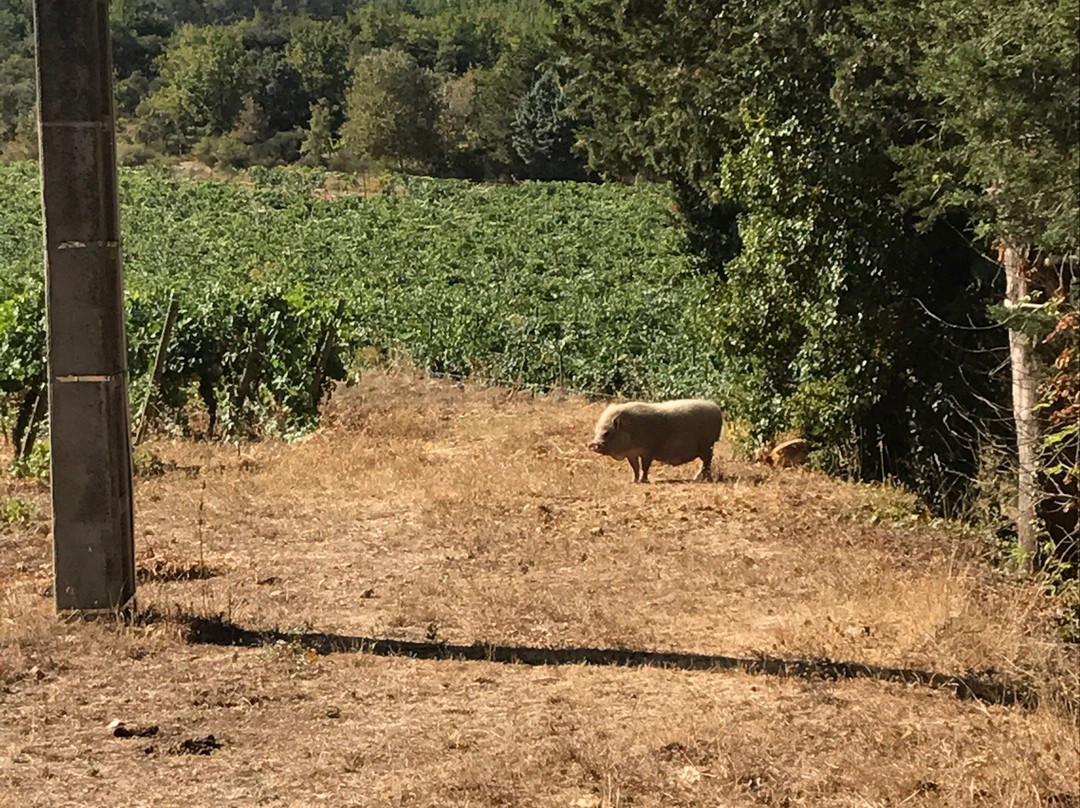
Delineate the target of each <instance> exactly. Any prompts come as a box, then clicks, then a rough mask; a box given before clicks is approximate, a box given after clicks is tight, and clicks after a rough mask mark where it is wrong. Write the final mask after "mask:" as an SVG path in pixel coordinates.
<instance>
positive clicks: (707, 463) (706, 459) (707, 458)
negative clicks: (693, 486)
mask: <svg viewBox="0 0 1080 808" xmlns="http://www.w3.org/2000/svg"><path fill="white" fill-rule="evenodd" d="M712 456H713V444H711V443H710V444H709V445H708V446H706V447H705V448H703V449H702V450H701V454H699V455H698V457H700V458H701V471H699V472H698V476H697V477H695V478H694V479H695V480H698V481H700V482H706V483H709V482H712V478H713V475H712Z"/></svg>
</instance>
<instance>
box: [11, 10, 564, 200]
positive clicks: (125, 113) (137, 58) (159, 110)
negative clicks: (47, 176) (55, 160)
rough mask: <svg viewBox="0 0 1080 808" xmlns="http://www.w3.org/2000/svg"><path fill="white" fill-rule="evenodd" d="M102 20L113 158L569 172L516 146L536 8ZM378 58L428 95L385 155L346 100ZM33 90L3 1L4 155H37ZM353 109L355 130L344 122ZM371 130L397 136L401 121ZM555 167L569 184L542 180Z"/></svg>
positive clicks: (15, 22)
mask: <svg viewBox="0 0 1080 808" xmlns="http://www.w3.org/2000/svg"><path fill="white" fill-rule="evenodd" d="M111 15H112V29H113V57H114V69H115V87H116V102H117V112H118V115H119V130H120V132H119V135H120V139H119V156H120V159H121V160H122V161H123V162H125V163H129V164H139V163H143V162H147V161H152V160H170V159H171V160H175V159H188V158H191V157H194V158H197V159H199V160H202V161H204V162H206V163H208V164H211V165H218V164H221V165H230V166H235V167H240V166H247V165H254V164H263V165H269V164H277V163H287V162H293V161H297V160H301V159H302V160H303V161H304V162H306V163H309V164H324V165H332V166H333V167H335V168H342V169H352V168H361V167H362V168H375V167H378V166H381V165H386V166H388V167H394V168H401V167H402V166H405V167H407V168H409V169H410V170H416V171H425V172H428V173H432V174H436V175H447V176H460V177H469V178H474V179H497V178H510V177H526V176H540V175H544V176H550V177H552V178H570V177H571V176H575V177H576V176H579V175H580V173H581V163H580V161H575V160H574V159H573V158H572V157H571V156H569V154H568V153H566V149H565V148H564V149H563V152H564V153H562V154H560V155H559V156H558V157H557V158H554V157H553V155H552V154H548V153H546V152H544V151H542V150H541V151H540V152H535V151H529V152H527V154H526V156H525V157H522V156H521V154H520V153H519V152H518V150H516V149H515V148H514V144H513V141H514V138H515V137H529V133H528V132H525V131H523V130H522V128H521V127H522V124H521V123H520V122H519V121H518V120H517V114H518V112H519V107H520V106H521V104H522V103H523V102H525V99H526V97H527V96H528V95H529V93H530V90H531V89H532V88H533V87H534V86H535V84H536V82H537V81H538V80H539V79H540V78H541V76H542V75H543V65H544V64H545V63H546V62H548V61H550V60H551V58H552V45H551V41H550V35H551V32H552V30H553V26H554V21H555V16H554V13H553V12H552V11H551V10H550V9H549V8H548V7H547V6H546V4H545V3H544V1H543V0H511V1H510V2H501V1H500V0H445V1H444V0H415V1H414V0H389V2H384V0H345V1H343V0H308V1H307V2H303V3H299V4H297V3H284V2H281V1H280V0H217V1H214V0H118V2H115V3H113V4H112V6H111ZM381 52H386V53H402V54H404V55H406V56H407V57H408V59H409V60H411V62H410V63H411V64H412V65H414V66H415V70H416V71H420V73H422V74H423V75H424V77H425V78H424V79H423V81H422V83H423V84H424V86H425V87H426V88H427V89H428V90H430V93H431V96H432V98H431V99H430V100H429V103H428V106H427V107H426V108H425V110H426V111H425V112H424V114H423V115H421V116H420V120H419V121H415V122H414V124H413V125H410V126H409V127H408V132H409V136H410V137H415V138H417V140H415V141H413V142H409V143H401V144H396V145H395V146H394V147H393V148H387V144H385V143H383V142H382V141H380V140H379V139H378V138H374V139H372V138H361V137H358V135H357V133H358V132H359V131H360V130H365V129H367V130H368V131H370V130H371V125H372V120H371V118H372V114H373V113H374V112H375V108H374V106H373V105H372V104H370V103H369V104H366V105H365V104H361V103H360V101H359V99H358V97H357V95H356V93H353V94H352V96H351V98H352V100H351V101H349V100H348V99H349V98H350V88H351V87H352V86H353V84H354V83H355V82H356V78H357V75H358V73H359V74H361V75H360V77H361V79H362V80H364V81H369V80H370V66H371V65H372V64H373V63H380V62H385V61H386V60H387V59H391V60H392V59H394V58H396V57H393V56H385V55H384V56H378V55H377V54H379V53H381ZM420 73H414V75H413V79H414V81H413V82H412V83H410V82H404V83H398V84H396V85H394V88H391V90H390V92H391V94H392V93H393V92H396V91H397V90H401V91H402V92H404V93H406V96H410V97H405V98H401V99H394V100H393V102H392V103H391V104H390V106H388V107H387V110H388V112H387V114H388V115H389V116H391V117H393V116H394V115H396V114H398V113H397V112H395V110H397V109H399V108H400V107H402V106H405V107H408V106H410V105H414V104H415V103H416V99H415V98H414V97H411V95H412V94H413V90H414V89H415V80H419V78H418V77H419V75H420ZM34 93H35V90H34V62H33V36H32V30H31V5H30V3H29V2H26V1H25V0H0V149H2V150H3V156H5V157H7V158H8V159H24V158H27V157H33V156H34V154H35V150H36V136H35V133H34V112H33V109H34ZM384 100H386V96H385V93H384ZM560 109H561V108H560ZM350 110H353V111H355V112H356V113H357V115H360V116H361V117H362V118H363V119H364V120H363V121H360V120H357V121H350V120H349V115H350ZM379 125H380V126H381V127H383V128H385V129H387V130H388V131H395V130H396V131H399V132H402V131H404V130H402V128H401V127H402V121H401V120H400V116H399V118H398V120H396V121H395V120H387V121H384V122H381V123H380V124H379ZM542 125H543V126H546V127H547V128H548V129H550V128H551V126H552V122H545V123H543V124H542ZM564 128H565V127H564ZM350 133H351V134H350ZM549 134H550V133H549V132H546V131H545V132H544V133H541V134H538V135H537V137H538V138H539V139H541V140H542V139H543V138H545V137H548V135H549ZM379 143H381V145H376V144H379ZM369 147H370V148H369ZM406 157H407V158H408V159H403V158H406ZM533 159H535V160H538V161H543V165H542V166H539V165H538V166H531V165H530V160H533ZM553 159H555V160H556V162H554V163H553V162H552V160H553ZM558 165H566V166H567V167H568V172H569V173H567V174H565V175H558V174H552V173H551V172H552V170H553V169H554V167H556V166H558Z"/></svg>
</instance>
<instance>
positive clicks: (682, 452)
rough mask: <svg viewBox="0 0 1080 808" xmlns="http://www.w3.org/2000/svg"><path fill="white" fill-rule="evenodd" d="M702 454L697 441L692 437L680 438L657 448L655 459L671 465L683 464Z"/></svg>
mask: <svg viewBox="0 0 1080 808" xmlns="http://www.w3.org/2000/svg"><path fill="white" fill-rule="evenodd" d="M699 456H700V452H699V451H698V444H697V441H695V440H693V439H692V438H680V439H678V440H674V441H669V442H668V443H665V444H664V445H662V446H658V447H657V449H656V454H655V455H654V457H655V459H657V460H659V461H660V462H661V463H667V464H668V465H669V466H681V465H682V464H683V463H689V462H690V461H691V460H694V459H695V458H697V457H699Z"/></svg>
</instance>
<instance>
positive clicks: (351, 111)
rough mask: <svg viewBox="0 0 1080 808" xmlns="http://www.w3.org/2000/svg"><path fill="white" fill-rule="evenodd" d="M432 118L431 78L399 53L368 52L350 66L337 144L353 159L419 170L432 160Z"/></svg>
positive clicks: (434, 114) (435, 108)
mask: <svg viewBox="0 0 1080 808" xmlns="http://www.w3.org/2000/svg"><path fill="white" fill-rule="evenodd" d="M438 116H439V100H438V95H437V90H436V82H435V79H434V78H433V77H432V75H431V73H430V72H428V71H426V70H424V69H423V68H421V67H420V66H419V65H418V64H417V62H416V60H415V59H414V58H413V57H412V56H410V55H409V54H407V53H405V52H403V51H400V50H378V51H373V52H372V53H369V54H368V55H367V56H364V57H362V58H361V59H360V60H359V61H358V62H357V64H356V70H355V71H354V73H353V80H352V86H351V87H350V89H349V94H348V117H347V119H346V121H345V124H344V126H342V130H341V132H342V139H343V142H344V144H345V146H346V147H347V148H348V149H349V150H350V151H352V152H353V153H354V154H357V155H359V156H364V157H367V158H370V159H373V160H385V159H389V160H392V161H393V162H394V163H396V164H397V167H398V169H399V170H402V171H403V170H404V169H405V166H406V163H410V164H412V165H414V166H416V167H420V168H424V167H427V166H429V165H431V164H432V163H434V162H435V161H436V160H437V157H438V136H437V134H436V130H435V125H436V122H437V120H438Z"/></svg>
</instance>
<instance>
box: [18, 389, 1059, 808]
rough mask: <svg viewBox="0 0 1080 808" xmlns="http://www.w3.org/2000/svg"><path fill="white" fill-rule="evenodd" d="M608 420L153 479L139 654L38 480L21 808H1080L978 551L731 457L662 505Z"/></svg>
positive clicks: (357, 397)
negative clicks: (115, 730) (916, 674)
mask: <svg viewBox="0 0 1080 808" xmlns="http://www.w3.org/2000/svg"><path fill="white" fill-rule="evenodd" d="M600 409H602V407H601V406H598V405H595V404H590V403H588V402H586V401H584V400H580V399H555V398H533V397H531V396H527V395H521V394H518V395H513V394H511V393H509V392H507V391H505V390H480V389H477V388H473V387H468V386H458V385H454V384H450V383H442V382H432V381H425V380H421V379H417V378H414V377H411V376H407V375H383V374H378V373H372V374H369V376H368V377H367V378H366V379H365V381H364V383H363V384H362V385H361V386H360V388H358V389H353V390H349V391H344V392H343V393H342V394H341V395H340V396H339V397H338V398H337V399H336V400H335V402H334V405H333V407H332V410H331V412H330V413H329V415H328V417H327V419H326V420H327V425H326V427H325V428H324V429H323V430H322V431H320V432H319V433H317V434H316V435H314V436H312V437H311V438H309V439H308V440H306V441H303V442H300V443H296V444H291V445H283V444H277V443H264V444H259V445H252V446H245V447H242V448H241V449H240V450H239V452H238V451H237V449H236V448H227V447H211V446H206V445H198V444H191V443H182V442H176V443H170V442H165V441H160V442H157V443H155V444H152V445H151V448H152V450H153V451H154V452H155V453H156V454H157V455H158V456H159V457H160V458H161V459H162V460H163V461H166V462H167V463H175V464H178V465H179V466H181V467H184V466H189V467H195V466H197V467H198V468H199V471H198V473H197V474H196V473H194V472H185V471H183V470H181V469H178V470H173V471H169V472H167V473H165V474H164V475H162V476H157V477H148V478H141V479H140V481H139V483H138V486H137V508H138V510H137V535H138V539H137V541H138V544H137V553H138V556H139V563H140V567H141V569H142V571H143V577H144V580H143V582H142V583H141V584H140V589H139V606H140V608H141V609H143V610H144V614H146V615H149V616H152V617H154V616H156V617H155V619H151V620H149V621H148V622H147V623H146V624H145V625H139V626H132V627H124V628H119V629H118V628H115V627H112V626H109V625H106V624H83V623H60V622H58V621H56V620H55V618H53V616H52V613H51V599H50V598H49V597H43V596H42V592H45V591H47V587H48V584H49V552H50V544H49V537H48V523H47V516H48V513H47V508H48V503H47V497H46V494H45V492H44V491H42V490H38V489H37V488H35V487H34V486H33V485H32V484H27V483H18V484H16V483H8V484H7V485H8V490H7V494H5V496H6V497H8V498H12V497H16V498H19V499H20V500H21V501H24V502H26V503H28V504H30V505H31V506H32V507H33V509H34V515H33V517H32V518H31V519H30V520H29V521H28V522H26V523H19V524H15V525H8V526H6V527H0V710H2V713H3V716H4V720H3V722H2V723H0V806H7V805H12V806H14V805H19V806H61V805H73V806H74V805H79V806H96V805H102V806H104V805H115V804H129V805H146V806H172V805H176V806H181V805H182V806H203V805H206V806H210V805H237V806H241V805H244V806H246V805H298V806H299V805H334V806H337V805H365V806H367V805H372V806H375V805H430V806H436V805H438V806H442V805H455V806H466V805H467V806H497V805H508V806H517V805H521V806H533V805H535V806H577V807H578V808H584V807H585V806H615V805H623V806H629V805H633V806H671V805H701V806H706V805H707V806H720V805H722V806H758V805H772V806H783V805H787V806H801V805H806V806H887V805H888V806H896V805H901V804H903V805H924V806H997V805H1016V806H1020V805H1024V806H1028V805H1030V806H1042V805H1059V806H1064V805H1080V796H1078V793H1080V785H1078V783H1077V772H1078V771H1080V756H1078V747H1080V743H1078V740H1077V734H1076V727H1075V725H1074V724H1073V723H1072V722H1071V720H1070V718H1069V713H1068V712H1067V711H1066V710H1064V709H1063V708H1062V704H1063V703H1064V702H1065V701H1066V700H1067V696H1068V694H1069V693H1075V690H1076V687H1077V666H1076V663H1075V659H1074V658H1071V657H1070V651H1069V649H1067V648H1066V647H1064V646H1062V645H1061V644H1060V643H1058V642H1057V641H1056V640H1055V639H1054V634H1053V630H1052V629H1053V626H1052V617H1053V615H1052V612H1051V606H1052V604H1050V602H1049V601H1047V600H1046V599H1045V598H1043V597H1042V596H1041V595H1040V594H1039V592H1038V591H1036V590H1034V589H1033V588H1029V587H1024V586H1022V585H1020V584H1017V583H1015V582H1010V581H1008V580H1006V579H1004V578H1003V577H1002V576H1000V575H997V574H994V573H993V572H992V571H990V570H989V569H988V568H987V567H986V566H985V565H984V564H983V563H982V562H981V561H980V552H979V548H978V545H977V541H976V540H975V539H974V538H972V537H965V536H963V535H962V534H960V533H958V532H956V531H946V530H943V529H941V528H940V527H935V526H932V525H930V524H928V523H927V522H925V520H919V519H917V518H916V517H914V516H913V515H912V511H911V503H910V501H909V500H907V499H906V498H905V497H903V496H902V495H899V494H897V493H895V492H890V491H888V490H885V489H880V488H870V487H865V486H852V485H842V484H838V483H835V482H832V481H829V480H827V479H826V478H824V477H822V476H820V475H816V474H812V473H808V472H801V471H786V472H784V473H781V474H771V473H767V472H765V471H763V470H761V469H758V468H755V467H752V466H748V465H745V464H742V463H739V462H734V461H732V460H730V459H729V460H727V461H725V462H723V463H721V464H720V467H721V468H722V469H723V471H724V479H723V480H722V481H721V482H719V483H716V484H711V485H710V484H690V483H689V482H687V481H688V480H689V478H690V477H692V476H693V474H694V473H695V472H696V468H691V467H689V466H687V467H683V468H677V469H671V468H665V467H660V468H659V469H657V470H656V472H655V474H654V476H655V478H656V482H655V484H654V485H651V486H633V485H631V484H630V483H629V478H630V470H629V467H628V466H626V465H625V464H623V463H616V462H615V461H608V460H604V459H601V458H596V457H592V456H589V455H588V453H587V452H586V451H585V449H584V443H585V440H586V439H587V437H588V434H589V432H590V430H591V426H592V422H593V420H594V419H595V417H596V414H597V413H598V411H599V410H600ZM200 564H202V565H205V567H206V568H208V570H209V573H210V574H209V576H208V577H204V578H198V577H196V578H194V579H193V578H192V577H191V573H192V572H193V571H195V572H197V571H198V570H199V569H200ZM191 616H201V617H203V618H214V619H216V622H212V623H211V624H205V623H204V624H202V625H203V626H204V629H205V626H206V625H212V626H217V628H218V631H217V633H214V632H213V631H209V632H208V631H205V630H204V631H202V633H200V632H198V631H197V632H195V633H194V634H192V632H191V628H190V620H189V619H188V618H190V617H191ZM230 632H231V633H230ZM270 632H277V633H270ZM214 643H227V644H224V645H222V644H214ZM380 643H381V644H380ZM394 643H398V645H394ZM474 645H478V646H481V647H486V648H488V649H489V650H490V652H491V653H490V656H491V657H492V658H494V659H502V658H504V657H507V658H511V657H512V656H513V654H512V653H504V651H505V649H514V648H516V649H519V654H518V656H519V658H525V657H529V655H533V656H534V657H537V659H539V656H543V655H544V654H548V661H558V662H561V663H568V662H574V661H575V660H577V659H582V658H588V659H591V661H594V662H604V661H606V662H609V663H610V662H614V663H619V664H598V665H583V664H555V665H551V664H547V665H545V664H536V665H525V664H506V663H505V662H498V661H467V660H463V659H460V658H454V657H456V656H460V654H457V653H452V651H453V650H454V648H453V647H454V646H460V647H472V646H474ZM403 649H404V650H408V649H420V650H422V651H423V653H418V656H428V657H436V658H408V657H401V656H386V655H384V654H385V653H387V652H388V651H401V650H403ZM553 649H554V650H553ZM566 649H589V651H590V652H595V653H596V654H599V656H596V657H594V658H590V657H587V656H586V657H573V656H572V654H571V655H570V656H565V655H566V654H567V653H569V652H567V650H566ZM555 652H559V653H563V654H564V658H561V659H556V657H557V656H558V654H557V653H555ZM626 652H646V653H645V654H644V655H641V654H639V655H638V657H635V658H633V659H629V660H628V657H627V655H626ZM663 653H667V654H674V655H676V656H670V657H660V656H658V655H659V654H663ZM553 654H554V656H553ZM650 654H651V656H650ZM678 654H684V655H687V656H685V657H679V656H677V655H678ZM605 655H606V656H605ZM690 655H693V656H690ZM440 656H441V657H443V658H438V657H440ZM705 657H712V658H714V659H735V660H744V661H745V660H754V659H757V660H764V661H765V662H768V661H772V662H777V661H782V660H787V661H795V662H794V663H793V664H792V665H791V666H789V667H787V668H783V666H781V667H780V668H778V667H777V666H776V665H775V664H773V665H772V666H771V667H770V665H769V664H764V663H763V664H761V665H760V666H759V667H758V668H754V667H753V666H752V665H750V666H742V667H740V666H738V665H735V666H732V669H729V670H683V669H678V667H679V666H678V665H677V664H676V663H677V660H678V659H703V658H705ZM823 658H827V659H828V660H831V661H833V662H837V663H845V664H847V667H844V666H843V665H841V666H839V667H837V666H832V667H830V666H829V665H827V664H823V663H822V662H821V660H822V659H823ZM537 659H534V660H533V661H537ZM643 660H644V661H646V662H647V663H649V664H647V665H645V666H640V665H637V664H631V665H627V664H622V663H626V662H627V661H631V662H633V661H637V662H640V661H643ZM541 661H542V660H541ZM665 664H666V665H671V666H673V667H664V666H665ZM800 666H801V667H800ZM866 666H878V667H879V668H886V669H889V670H897V669H903V670H916V671H920V672H923V673H927V674H939V675H940V676H941V677H949V676H963V675H966V674H968V673H970V672H978V673H979V677H978V680H979V681H983V682H992V683H994V682H1002V681H1009V682H1012V683H1015V684H1017V685H1019V686H1022V687H1023V688H1025V689H1028V690H1030V692H1032V693H1035V694H1036V695H1037V696H1038V698H1039V699H1040V704H1039V706H1038V707H1037V708H1034V709H1031V708H1030V705H1029V707H1028V708H1024V707H1021V706H1003V705H999V704H992V703H984V702H982V701H979V700H977V699H966V700H962V699H958V698H957V697H956V696H955V695H954V693H955V687H952V686H948V685H950V682H952V680H945V679H940V680H935V679H933V677H931V678H929V679H924V680H917V681H923V684H911V685H905V684H901V683H897V682H888V681H878V680H874V679H868V678H865V677H864V676H861V675H860V676H858V677H856V678H845V676H844V674H845V673H847V672H851V670H854V669H858V671H864V672H865V671H866V670H869V668H867V667H866ZM683 667H694V666H693V665H684V666H683ZM785 670H786V672H787V673H788V674H791V675H777V674H778V673H782V672H784V671H785ZM748 671H750V672H748ZM834 675H838V676H839V678H835V679H833V678H829V677H831V676H834ZM934 683H938V684H942V685H945V686H941V687H932V686H929V685H930V684H934ZM952 683H953V684H955V682H952ZM112 719H121V720H123V721H126V722H127V726H128V728H129V729H131V728H134V729H140V728H146V727H149V726H153V725H156V726H157V727H158V731H157V733H156V735H153V736H148V737H135V738H116V737H113V735H112V730H110V729H109V728H108V725H109V722H110V721H111V720H112ZM209 734H213V735H214V738H215V741H216V742H218V743H220V744H221V746H220V748H216V749H214V748H212V745H208V744H206V743H205V742H204V744H203V745H202V746H201V747H200V748H201V749H202V750H203V751H208V752H210V754H208V755H205V756H204V755H191V754H171V753H170V752H171V751H173V750H174V749H175V748H177V746H178V744H180V743H181V742H182V741H184V740H187V739H194V738H198V737H202V736H206V735H209Z"/></svg>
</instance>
